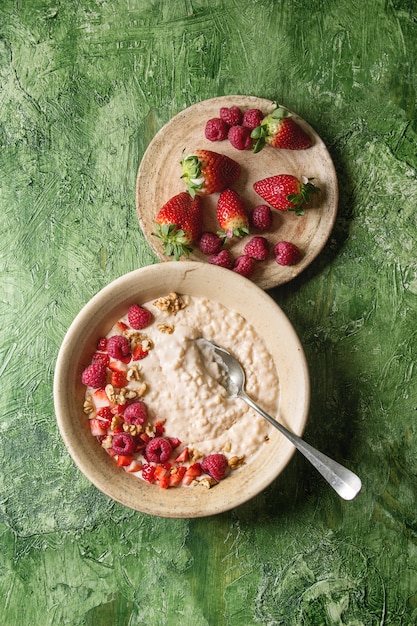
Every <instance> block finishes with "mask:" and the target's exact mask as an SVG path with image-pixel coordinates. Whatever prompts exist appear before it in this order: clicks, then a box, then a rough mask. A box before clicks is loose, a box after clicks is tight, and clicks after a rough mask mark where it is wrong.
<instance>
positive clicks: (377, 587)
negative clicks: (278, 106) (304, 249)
mask: <svg viewBox="0 0 417 626" xmlns="http://www.w3.org/2000/svg"><path fill="white" fill-rule="evenodd" d="M416 48H417V10H416V3H415V2H414V0H373V1H372V2H364V1H363V0H321V1H320V0H311V1H307V0H286V1H285V2H284V1H280V0H278V1H273V0H239V1H238V0H223V1H221V0H184V1H180V0H176V1H174V0H171V1H170V0H160V1H158V0H155V1H145V0H113V1H112V2H110V1H107V2H106V1H105V0H77V1H73V0H55V1H53V0H1V2H0V140H1V151H0V220H1V238H2V243H1V253H0V260H1V277H2V286H1V297H0V311H1V336H0V356H1V359H0V372H1V395H0V403H1V421H0V463H1V478H0V547H1V550H0V598H1V600H0V623H1V624H2V625H3V624H4V625H5V626H29V625H30V626H52V625H54V626H55V625H63V624H69V625H71V626H81V625H86V626H90V625H91V626H93V625H94V626H134V625H136V624H152V626H172V625H174V624H178V623H180V624H184V625H185V626H212V625H213V626H252V625H253V626H256V625H257V624H261V625H264V626H275V625H283V626H301V625H302V626H310V625H311V626H333V625H343V626H374V625H375V626H376V625H378V626H385V625H396V626H411V625H414V624H416V623H417V519H416V496H417V454H416V453H417V443H416V441H415V437H416V418H417V412H416V411H417V385H416V349H417V324H416V322H417V262H416V255H415V246H416V239H417V219H416V206H417V176H416V168H417V149H416V89H417V77H416V71H415V63H416V59H417V54H416V52H417V50H416ZM239 93H241V94H253V95H257V96H260V97H265V98H270V99H273V100H274V99H277V100H278V101H280V102H281V103H283V104H285V105H286V106H288V107H289V108H290V109H293V110H295V111H297V112H298V113H299V114H300V115H302V116H303V117H304V118H305V119H307V120H308V121H309V122H310V123H311V124H312V126H313V127H314V128H315V129H316V130H317V131H318V133H319V134H320V135H321V136H322V137H323V139H324V140H325V142H326V143H327V145H328V147H329V150H330V152H331V155H332V157H333V159H334V162H335V165H336V169H337V174H338V179H339V184H340V194H341V197H340V206H339V215H338V219H337V223H336V225H335V228H334V232H333V233H332V236H331V238H330V240H329V242H328V245H327V246H326V248H325V250H324V251H323V253H322V254H321V255H320V256H319V257H318V259H317V260H316V261H315V262H314V263H313V264H312V265H311V266H310V268H309V269H308V270H307V271H306V272H305V273H303V275H302V276H300V277H299V278H298V279H296V280H295V281H293V282H291V283H290V284H288V285H286V286H284V287H282V288H277V289H274V290H272V291H271V292H270V293H271V295H272V296H273V297H274V299H275V300H276V301H277V302H278V303H279V304H280V305H281V306H282V308H283V309H284V311H285V312H286V313H287V314H288V316H289V317H290V319H291V320H292V322H293V324H294V326H295V328H296V330H297V332H298V333H299V336H300V338H301V340H302V343H303V345H304V347H305V351H306V356H307V360H308V363H309V367H310V371H311V380H312V406H311V417H310V421H309V424H308V428H307V432H306V438H307V437H308V439H309V440H310V441H311V442H312V443H313V444H315V445H316V446H317V447H320V448H321V449H322V450H324V451H325V452H327V453H328V454H329V455H331V456H333V457H335V458H337V459H338V460H339V461H341V462H342V463H344V464H346V465H347V466H349V467H351V468H352V469H354V470H355V471H357V472H358V473H359V475H360V476H361V477H362V479H363V484H364V485H363V491H362V493H361V494H360V496H359V497H358V498H357V499H356V500H354V501H353V502H350V503H346V502H343V501H341V500H340V499H339V498H338V497H337V496H336V495H335V494H334V493H333V491H332V490H331V489H330V488H328V486H327V485H326V484H325V483H324V481H322V479H321V478H320V477H318V476H317V474H316V473H315V471H314V470H313V469H312V468H310V466H309V465H308V464H307V462H306V461H304V459H303V458H302V457H300V456H298V455H296V456H295V457H294V459H293V460H292V462H291V463H290V465H289V466H288V467H287V469H286V470H285V472H284V473H283V475H282V476H281V477H280V478H279V479H278V480H277V481H275V482H274V483H273V484H272V485H271V486H270V488H268V489H267V490H266V491H265V492H264V493H263V494H261V495H260V496H259V497H257V498H255V499H254V500H253V501H251V502H249V503H247V504H245V505H243V506H241V507H239V508H238V509H236V510H234V511H231V512H229V513H225V514H221V515H219V516H216V517H212V518H208V519H197V520H180V521H177V520H167V519H159V518H151V517H147V516H145V515H142V514H140V513H136V512H133V511H131V510H129V509H126V508H123V507H122V506H120V505H117V504H115V503H113V502H111V501H110V500H108V499H107V498H106V497H105V496H104V495H102V494H101V493H100V492H98V491H97V490H96V489H95V488H94V487H93V486H92V485H90V483H89V482H88V481H87V480H86V479H85V478H84V477H83V475H82V474H81V473H80V472H79V471H78V469H77V468H76V467H75V466H74V464H73V462H72V460H71V459H70V457H69V455H68V454H67V452H66V450H65V448H64V445H63V443H62V440H61V438H60V435H59V433H58V430H57V425H56V421H55V416H54V409H53V399H52V380H53V373H54V366H55V360H56V356H57V352H58V349H59V346H60V343H61V341H62V339H63V336H64V334H65V332H66V330H67V328H68V326H69V325H70V323H71V321H72V320H73V318H74V316H75V315H76V314H77V313H78V311H79V310H80V309H81V308H82V306H83V305H84V304H85V303H86V302H87V301H88V300H89V298H90V297H91V296H92V295H93V294H94V293H95V292H97V291H98V290H99V289H100V288H101V287H103V286H104V285H105V284H106V283H108V282H109V281H111V280H112V279H114V278H116V277H118V276H119V275H121V274H123V273H125V272H127V271H129V270H132V269H134V268H137V267H140V266H144V265H148V264H151V263H155V262H157V260H156V258H155V257H154V256H153V254H152V252H151V250H150V248H149V247H148V245H147V243H146V241H145V240H144V237H143V235H142V233H141V231H140V228H139V225H138V221H137V218H136V213H135V204H134V187H135V179H136V173H137V169H138V166H139V163H140V159H141V157H142V155H143V153H144V150H145V149H146V147H147V145H148V144H149V142H150V140H151V139H152V137H153V136H154V134H155V132H156V131H157V130H158V129H159V128H160V127H161V126H162V125H163V124H164V123H165V122H167V121H168V120H169V119H170V118H171V117H172V116H173V115H174V114H176V113H177V112H179V111H180V110H182V109H183V108H185V107H187V106H189V105H191V104H193V103H195V102H198V101H200V100H203V99H206V98H210V97H214V96H218V95H227V94H239Z"/></svg>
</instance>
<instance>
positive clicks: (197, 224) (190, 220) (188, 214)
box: [153, 191, 203, 261]
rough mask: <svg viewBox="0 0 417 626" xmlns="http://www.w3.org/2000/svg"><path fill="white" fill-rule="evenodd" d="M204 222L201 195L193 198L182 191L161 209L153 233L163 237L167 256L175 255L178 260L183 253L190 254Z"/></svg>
mask: <svg viewBox="0 0 417 626" xmlns="http://www.w3.org/2000/svg"><path fill="white" fill-rule="evenodd" d="M202 224H203V216H202V206H201V198H200V196H196V197H195V198H192V197H191V196H190V194H189V193H187V192H186V191H182V192H181V193H178V194H177V195H176V196H173V197H172V198H171V199H170V200H168V202H166V203H165V204H164V206H163V207H162V208H161V209H160V211H159V213H158V215H157V216H156V218H155V233H153V234H154V235H155V236H156V237H159V238H160V239H161V241H162V244H163V246H164V251H165V254H166V256H173V257H174V258H175V260H176V261H178V260H179V258H180V257H181V256H182V255H183V254H185V255H186V256H188V255H189V254H190V252H191V250H192V244H193V243H194V242H195V241H196V240H197V239H198V237H199V236H200V234H201V231H202Z"/></svg>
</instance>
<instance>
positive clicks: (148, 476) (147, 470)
mask: <svg viewBox="0 0 417 626" xmlns="http://www.w3.org/2000/svg"><path fill="white" fill-rule="evenodd" d="M142 478H143V479H144V480H146V481H147V482H148V483H153V481H154V478H155V467H154V466H153V465H151V464H150V463H144V464H143V465H142Z"/></svg>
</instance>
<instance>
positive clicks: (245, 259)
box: [232, 254, 255, 278]
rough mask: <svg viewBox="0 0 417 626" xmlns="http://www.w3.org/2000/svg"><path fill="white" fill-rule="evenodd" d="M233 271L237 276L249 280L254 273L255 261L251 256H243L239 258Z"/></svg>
mask: <svg viewBox="0 0 417 626" xmlns="http://www.w3.org/2000/svg"><path fill="white" fill-rule="evenodd" d="M232 269H233V271H234V272H236V274H240V275H241V276H245V277H246V278H249V276H251V274H253V272H254V269H255V261H254V260H253V259H252V258H251V257H250V256H248V255H246V254H242V255H241V256H238V257H237V259H236V261H235V262H234V264H233V268H232Z"/></svg>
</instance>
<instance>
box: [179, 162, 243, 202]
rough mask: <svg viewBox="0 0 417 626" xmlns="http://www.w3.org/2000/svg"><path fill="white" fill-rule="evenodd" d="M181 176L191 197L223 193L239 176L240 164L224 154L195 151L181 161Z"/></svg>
mask: <svg viewBox="0 0 417 626" xmlns="http://www.w3.org/2000/svg"><path fill="white" fill-rule="evenodd" d="M181 167H182V176H181V178H183V179H184V181H185V184H186V185H187V191H188V192H189V193H190V195H191V196H192V197H194V196H195V195H200V196H206V195H209V194H211V193H217V192H220V191H223V190H224V189H226V188H227V187H230V186H231V185H233V183H235V182H236V180H237V179H238V178H239V176H240V164H239V163H237V161H234V160H233V159H231V158H230V157H228V156H226V155H225V154H219V153H218V152H213V151H212V150H196V151H195V152H193V153H192V154H189V155H188V156H186V157H184V158H183V160H182V161H181Z"/></svg>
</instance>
